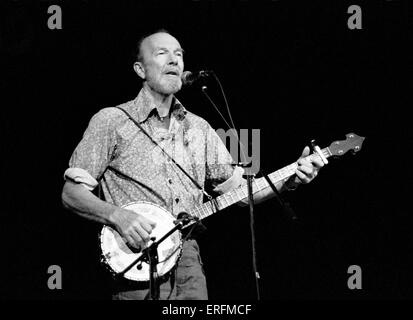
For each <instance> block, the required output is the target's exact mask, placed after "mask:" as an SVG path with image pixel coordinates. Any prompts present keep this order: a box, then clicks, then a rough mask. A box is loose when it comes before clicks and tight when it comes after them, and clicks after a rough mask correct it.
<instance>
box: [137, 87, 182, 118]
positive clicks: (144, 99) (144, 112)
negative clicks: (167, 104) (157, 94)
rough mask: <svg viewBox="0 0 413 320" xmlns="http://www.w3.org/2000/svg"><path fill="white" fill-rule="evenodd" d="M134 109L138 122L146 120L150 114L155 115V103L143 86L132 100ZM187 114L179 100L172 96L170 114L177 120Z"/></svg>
mask: <svg viewBox="0 0 413 320" xmlns="http://www.w3.org/2000/svg"><path fill="white" fill-rule="evenodd" d="M134 106H135V108H136V109H135V110H136V111H137V116H138V120H139V122H140V123H141V122H144V121H146V120H147V119H148V118H149V117H150V116H152V115H154V114H155V115H156V114H157V110H156V104H155V102H154V101H153V97H152V96H151V95H150V94H149V93H148V91H147V90H146V89H145V88H142V89H141V91H140V92H139V94H138V96H137V97H136V99H135V100H134ZM186 114H187V111H186V109H185V107H184V106H183V105H182V103H181V102H179V100H178V99H177V98H176V97H175V96H173V98H172V103H171V115H173V116H175V118H176V119H177V120H183V119H184V118H185V116H186Z"/></svg>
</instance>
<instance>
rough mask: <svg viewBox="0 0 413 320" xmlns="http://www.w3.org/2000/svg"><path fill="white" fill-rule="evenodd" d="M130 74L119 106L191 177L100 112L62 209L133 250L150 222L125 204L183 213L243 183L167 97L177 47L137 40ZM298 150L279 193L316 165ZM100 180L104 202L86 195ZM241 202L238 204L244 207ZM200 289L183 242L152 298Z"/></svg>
mask: <svg viewBox="0 0 413 320" xmlns="http://www.w3.org/2000/svg"><path fill="white" fill-rule="evenodd" d="M134 70H135V72H136V73H137V75H138V76H139V77H140V78H141V79H142V80H143V86H142V89H141V91H140V92H139V94H138V96H137V97H136V99H135V100H133V101H129V102H127V103H125V104H122V105H120V107H121V108H122V109H124V110H126V111H127V112H129V113H130V115H131V116H132V117H133V118H134V119H135V120H136V121H137V122H138V123H139V124H140V125H141V126H142V128H143V129H144V130H145V131H147V132H148V133H149V135H150V136H151V137H152V139H153V140H154V141H155V142H156V143H157V144H159V145H160V146H161V147H162V148H164V149H165V151H166V152H167V153H168V154H169V155H171V156H172V157H173V158H174V159H175V160H176V162H177V163H178V164H179V165H181V166H182V168H183V169H184V170H185V171H186V172H187V173H188V174H189V175H190V176H191V177H192V178H193V179H194V180H195V183H194V182H192V181H191V179H190V178H188V177H187V176H186V175H185V174H184V173H183V172H182V171H181V170H180V169H179V168H178V167H177V166H176V165H175V164H174V163H171V162H170V161H169V159H168V158H167V157H165V156H164V154H163V153H159V152H157V151H159V148H158V147H157V146H156V145H155V142H153V141H151V139H150V138H149V137H148V136H146V135H145V134H144V133H143V132H142V130H140V129H139V128H138V127H137V126H136V125H135V124H134V123H133V121H131V120H130V119H129V118H128V116H126V115H125V114H124V113H123V111H121V110H119V109H117V108H105V109H102V110H100V111H99V112H98V113H97V114H95V115H94V116H93V118H92V119H91V121H90V123H89V126H88V128H87V130H86V132H85V133H84V136H83V139H82V140H81V142H80V143H79V145H78V146H77V147H76V149H75V151H74V153H73V155H72V157H71V159H70V164H69V169H67V170H66V172H65V180H66V182H65V185H64V187H63V192H62V200H63V203H64V206H65V207H66V208H68V209H70V210H72V211H74V212H76V213H77V214H79V215H81V216H84V217H86V218H88V219H92V220H95V221H98V222H100V223H102V224H107V225H110V226H111V227H113V228H114V229H115V230H117V231H118V232H119V234H120V235H121V236H122V237H123V239H124V240H125V242H126V243H127V244H128V245H129V246H130V247H135V248H141V247H142V246H144V245H145V243H147V241H148V240H149V238H150V234H151V231H152V230H153V228H155V224H154V223H153V222H152V221H150V220H148V219H147V218H145V217H144V216H142V215H140V214H139V213H135V212H132V211H129V210H126V209H123V208H121V207H122V206H124V205H125V204H127V203H130V202H132V201H147V202H151V203H154V204H158V205H160V206H162V207H164V208H166V209H167V210H168V211H169V212H171V213H172V214H173V215H175V216H176V215H177V214H178V213H180V212H182V211H185V212H191V209H193V208H194V207H195V206H196V205H199V204H201V203H202V201H203V192H202V191H201V190H200V189H199V188H198V187H197V186H196V185H195V184H196V183H198V184H199V186H200V187H201V188H203V187H204V185H205V182H210V184H211V185H212V186H213V187H214V191H215V192H218V193H221V194H222V193H225V192H228V191H230V190H231V189H233V188H235V187H238V186H239V185H241V184H242V183H245V181H244V179H243V178H242V173H243V170H242V169H241V168H234V167H233V166H232V165H231V163H232V162H233V161H232V158H231V156H230V154H229V152H228V151H227V150H226V148H225V146H224V144H223V143H222V141H221V140H220V138H219V137H218V135H217V134H216V133H215V131H214V130H213V129H212V128H211V127H210V125H209V124H208V123H207V122H206V121H205V120H203V119H202V118H200V117H198V116H196V115H194V114H192V113H191V112H188V111H187V110H186V109H185V108H184V107H183V106H182V104H181V103H180V102H179V101H178V100H177V99H176V98H175V96H174V94H175V93H176V92H178V91H179V90H180V89H181V86H182V80H181V76H182V73H183V70H184V61H183V50H182V48H181V46H180V44H179V42H178V41H177V40H176V39H175V38H174V37H173V36H172V35H170V34H169V33H168V32H167V31H165V30H161V31H158V32H155V33H152V34H150V35H148V36H146V37H143V38H142V39H141V40H140V41H139V44H138V55H137V61H136V62H135V64H134ZM308 154H309V148H308V147H306V148H305V149H304V151H303V154H302V156H301V158H300V159H299V160H298V164H299V166H298V169H297V171H296V175H295V176H293V177H292V178H290V179H289V180H288V181H286V182H283V183H279V184H278V185H277V186H276V187H277V189H279V190H280V191H283V190H284V189H288V188H292V187H295V186H296V185H297V184H299V183H308V182H310V181H311V180H312V179H313V178H314V177H315V176H316V175H317V172H318V170H319V169H320V168H321V167H322V166H323V163H322V162H321V161H319V160H314V161H313V162H309V161H308V160H306V159H305V156H307V155H308ZM98 182H101V186H102V188H103V192H104V195H105V200H106V201H102V200H101V199H99V198H98V197H96V196H95V195H94V194H93V193H92V192H91V191H92V190H93V189H95V188H96V186H97V185H98ZM272 195H273V192H272V191H271V188H267V189H264V190H262V191H261V192H258V193H256V194H255V195H254V199H255V200H256V201H257V202H259V201H262V200H265V199H267V198H269V197H271V196H272ZM246 202H247V200H246V199H245V200H244V203H246ZM148 295H149V290H148V288H147V287H143V286H142V285H140V284H139V285H138V284H136V283H131V281H129V280H125V281H124V283H122V284H120V285H119V286H118V291H117V292H116V293H115V294H114V296H113V298H114V299H146V298H148ZM207 297H208V296H207V288H206V280H205V275H204V273H203V269H202V262H201V259H200V256H199V248H198V245H197V242H196V240H195V239H187V240H186V241H185V242H184V244H183V251H182V256H181V258H180V260H179V262H178V266H177V267H176V268H174V269H173V271H171V273H170V275H169V276H168V277H166V280H165V281H164V282H163V283H162V284H161V285H160V299H197V300H201V299H207Z"/></svg>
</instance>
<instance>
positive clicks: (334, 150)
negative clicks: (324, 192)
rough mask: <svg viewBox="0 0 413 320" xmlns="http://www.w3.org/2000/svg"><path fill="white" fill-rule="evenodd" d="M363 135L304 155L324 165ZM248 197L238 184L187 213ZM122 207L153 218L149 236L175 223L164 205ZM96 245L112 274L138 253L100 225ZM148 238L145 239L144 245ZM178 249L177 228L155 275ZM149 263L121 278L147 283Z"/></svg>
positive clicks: (278, 177)
mask: <svg viewBox="0 0 413 320" xmlns="http://www.w3.org/2000/svg"><path fill="white" fill-rule="evenodd" d="M364 139H365V138H364V137H360V136H357V135H356V134H354V133H349V134H347V135H346V140H344V141H335V142H333V143H332V144H331V145H330V146H329V147H326V148H324V149H320V148H318V147H316V148H315V152H314V153H313V154H311V155H308V156H307V158H310V159H312V158H313V157H319V158H321V159H322V161H323V162H324V163H325V164H326V163H328V161H327V158H329V157H339V156H342V155H344V154H345V153H347V152H348V151H352V153H353V154H354V153H356V152H358V151H360V150H361V146H362V144H363V141H364ZM297 167H298V165H297V163H296V162H294V163H292V164H290V165H288V166H286V167H284V168H281V169H279V170H277V171H274V172H272V173H270V174H269V175H268V178H269V179H270V180H271V182H272V183H273V184H274V185H275V184H277V183H278V182H280V181H283V180H285V179H287V178H289V177H290V176H292V175H294V173H295V170H296V169H297ZM268 187H269V183H268V182H267V181H266V180H265V179H258V180H254V181H253V192H254V193H256V192H259V191H261V190H263V189H265V188H268ZM246 197H248V191H247V186H246V185H244V186H240V187H238V188H235V189H233V190H232V191H230V192H227V193H225V194H223V195H220V196H218V197H216V198H215V199H213V200H210V201H208V202H205V203H203V204H201V205H199V206H196V207H195V208H194V209H193V210H192V212H190V213H189V214H190V215H192V216H194V217H196V218H198V219H199V220H202V219H204V218H206V217H209V216H210V215H212V214H213V213H215V212H218V211H220V210H223V209H225V208H227V207H229V206H231V205H232V204H234V203H237V202H239V201H240V200H242V199H245V198H246ZM122 208H124V209H128V210H131V211H134V212H137V213H139V214H141V215H143V216H145V217H146V218H148V219H150V220H152V221H154V222H155V223H156V227H155V228H154V229H153V230H152V233H151V239H154V238H155V239H161V238H162V237H163V236H164V235H166V234H167V233H168V232H169V231H170V230H172V229H173V228H174V227H175V225H176V223H175V222H176V217H175V216H173V215H172V214H171V213H170V212H169V211H167V210H166V209H165V208H163V207H161V206H159V205H157V204H154V203H149V202H145V201H136V202H132V203H129V204H126V205H124V206H122ZM193 223H194V222H190V223H189V224H187V225H186V226H185V227H184V228H187V227H188V226H190V225H191V224H193ZM99 240H100V247H101V251H102V254H101V261H102V263H103V264H104V265H105V266H107V267H108V269H109V270H110V271H111V273H112V274H113V275H117V274H120V273H122V272H123V271H124V270H126V268H127V267H128V266H129V265H130V264H132V263H133V262H134V261H135V260H136V259H137V258H139V257H140V256H141V255H142V253H139V252H136V250H134V249H132V248H130V247H129V246H128V245H127V244H126V242H125V241H124V240H123V238H122V237H121V235H120V234H119V233H118V232H117V231H116V230H114V229H113V228H112V227H110V226H108V225H105V226H103V228H102V230H101V232H100V235H99ZM151 242H152V240H151V241H149V242H148V246H149V245H150V244H151ZM181 252H182V235H181V232H180V231H178V230H177V231H175V232H174V233H172V234H171V235H169V236H168V237H167V238H166V239H165V240H164V241H163V242H161V243H159V245H158V259H159V261H158V264H157V273H158V275H159V277H162V276H164V275H166V274H167V273H168V272H169V271H171V270H172V268H173V267H174V266H175V265H176V264H177V262H178V260H179V258H180V255H181ZM149 271H150V270H149V264H148V263H146V262H142V263H141V264H140V265H139V267H138V268H137V267H134V268H130V269H129V270H128V271H127V272H124V273H123V277H125V278H126V279H129V280H132V281H138V282H147V281H149V280H150V274H149Z"/></svg>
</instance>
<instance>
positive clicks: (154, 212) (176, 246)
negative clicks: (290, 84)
mask: <svg viewBox="0 0 413 320" xmlns="http://www.w3.org/2000/svg"><path fill="white" fill-rule="evenodd" d="M122 208H124V209H127V210H131V211H134V212H137V213H139V214H141V215H143V216H145V217H146V218H148V219H150V220H152V221H154V222H155V223H156V226H155V228H154V229H153V230H152V233H151V235H150V236H151V237H155V238H156V239H155V241H157V240H159V239H161V238H162V237H163V236H164V235H165V234H166V233H168V232H169V231H170V230H171V229H172V228H173V227H175V224H174V223H173V222H174V221H175V217H174V216H173V215H172V214H171V213H169V212H168V211H167V210H165V209H164V208H162V207H160V206H158V205H155V204H153V203H149V202H143V201H139V202H133V203H130V204H128V205H126V206H123V207H122ZM151 243H152V242H149V243H148V244H151ZM100 244H101V249H102V261H103V262H104V263H106V264H107V265H108V266H109V267H110V268H111V269H112V271H113V272H115V273H120V272H122V271H123V270H124V269H126V268H127V267H128V266H129V265H130V264H131V263H132V262H134V261H135V260H136V259H137V258H138V257H139V256H141V255H142V254H141V253H134V252H133V251H132V250H131V249H130V248H129V247H128V246H127V245H126V243H125V242H124V241H123V239H122V237H121V236H120V234H119V233H118V232H117V231H116V230H114V229H113V228H112V227H109V226H104V227H103V228H102V231H101V234H100ZM181 250H182V248H181V233H180V232H179V231H178V230H177V231H175V232H174V233H173V234H172V235H170V236H169V237H168V238H167V239H165V240H164V241H163V242H161V243H160V244H159V246H158V260H159V263H158V266H157V271H158V275H159V276H160V277H161V276H163V275H165V274H167V273H168V272H169V271H170V270H171V269H172V268H173V267H174V266H175V264H176V262H177V261H178V259H179V256H180V254H181ZM141 266H142V268H141V269H140V270H139V269H138V268H136V266H133V267H132V268H131V269H130V270H129V271H128V272H126V273H125V274H124V277H125V278H127V279H129V280H134V281H149V264H148V263H146V262H143V263H142V265H141Z"/></svg>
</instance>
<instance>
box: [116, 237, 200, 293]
mask: <svg viewBox="0 0 413 320" xmlns="http://www.w3.org/2000/svg"><path fill="white" fill-rule="evenodd" d="M159 289H160V290H159V292H160V297H159V299H160V300H207V299H208V292H207V286H206V278H205V273H204V269H203V267H202V260H201V257H200V254H199V246H198V243H197V242H196V240H194V239H190V240H186V241H185V242H184V243H183V247H182V254H181V258H180V259H179V261H178V265H177V266H176V267H175V268H174V269H173V270H172V271H170V273H169V276H167V277H166V279H164V280H163V282H162V283H161V284H160V288H159ZM112 298H113V300H147V299H149V298H150V291H149V284H142V283H136V282H133V281H129V280H127V279H122V281H119V282H118V283H117V285H116V288H115V293H114V294H113V295H112Z"/></svg>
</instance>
